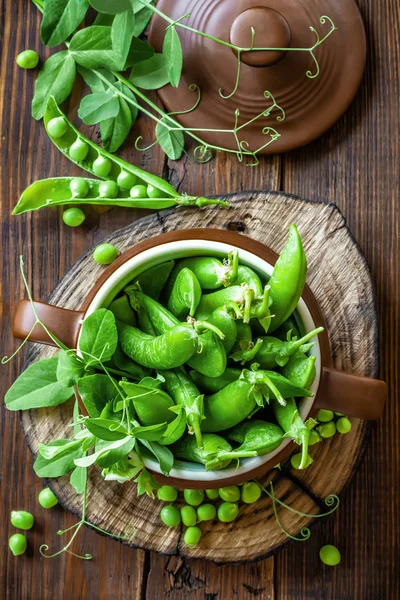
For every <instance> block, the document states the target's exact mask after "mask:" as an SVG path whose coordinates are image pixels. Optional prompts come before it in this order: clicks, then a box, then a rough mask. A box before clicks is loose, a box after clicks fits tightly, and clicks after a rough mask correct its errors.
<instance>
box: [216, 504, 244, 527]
mask: <svg viewBox="0 0 400 600" xmlns="http://www.w3.org/2000/svg"><path fill="white" fill-rule="evenodd" d="M238 514H239V507H238V505H237V504H234V503H233V502H223V503H222V504H220V505H219V507H218V519H219V520H220V521H222V523H230V522H231V521H234V520H235V519H236V517H237V516H238Z"/></svg>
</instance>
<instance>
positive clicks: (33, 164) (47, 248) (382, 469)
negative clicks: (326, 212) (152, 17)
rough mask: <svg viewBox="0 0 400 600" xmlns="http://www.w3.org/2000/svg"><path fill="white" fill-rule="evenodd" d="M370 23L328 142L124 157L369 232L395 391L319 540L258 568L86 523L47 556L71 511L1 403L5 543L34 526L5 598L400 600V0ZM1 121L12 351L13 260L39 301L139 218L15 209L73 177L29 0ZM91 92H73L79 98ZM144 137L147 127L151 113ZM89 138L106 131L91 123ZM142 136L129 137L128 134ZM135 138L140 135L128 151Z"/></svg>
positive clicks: (7, 8) (191, 183)
mask: <svg viewBox="0 0 400 600" xmlns="http://www.w3.org/2000/svg"><path fill="white" fill-rule="evenodd" d="M359 6H360V9H361V11H362V14H363V17H364V20H365V23H366V28H367V33H368V40H369V42H368V49H369V58H368V65H367V70H366V75H365V78H364V81H363V84H362V87H361V89H360V91H359V93H358V96H357V99H356V101H355V102H354V104H353V105H352V107H351V108H350V110H349V111H348V112H347V114H346V115H345V116H344V117H343V118H342V119H341V120H340V121H339V122H338V123H337V124H336V125H335V127H334V128H333V129H331V130H330V131H329V132H328V133H327V134H325V135H324V136H323V137H322V138H320V139H319V140H317V141H316V142H314V143H313V144H311V145H309V146H308V147H306V148H303V149H301V150H298V151H295V152H292V153H290V154H288V155H285V156H277V157H273V158H268V159H266V160H263V161H262V163H261V165H260V166H259V167H258V168H255V169H250V168H246V167H245V166H244V165H238V164H237V163H236V162H235V159H233V158H230V157H227V156H222V155H221V156H218V157H217V158H216V159H215V160H213V161H212V162H210V163H208V164H207V165H205V166H199V165H196V164H195V163H194V162H191V161H190V160H187V159H183V160H182V161H181V162H179V163H172V162H169V161H166V160H165V159H164V157H163V155H162V153H161V152H160V151H158V150H154V151H151V152H149V153H145V154H138V153H137V152H136V151H134V150H132V143H131V144H128V145H127V147H126V149H125V150H124V156H125V157H126V158H127V159H128V160H130V161H132V162H134V163H136V164H140V165H141V166H142V167H144V168H146V169H148V170H149V171H151V172H154V173H157V174H159V175H162V176H164V177H166V178H168V180H169V181H170V182H171V183H172V184H173V185H174V186H175V187H177V188H179V189H182V190H186V191H188V192H189V193H192V194H198V193H200V192H201V193H202V194H211V193H213V194H215V193H217V194H218V193H225V192H230V191H235V190H242V189H277V190H279V189H281V190H285V191H289V192H293V193H296V194H299V195H302V196H305V197H308V198H310V199H324V200H329V201H331V202H334V203H336V204H337V205H338V206H339V207H340V209H341V210H342V212H343V213H344V215H345V216H346V218H347V220H348V224H349V226H350V228H351V230H352V232H353V233H354V235H355V237H356V238H357V240H358V241H359V243H360V245H361V247H362V249H363V251H364V252H365V256H366V259H367V261H368V264H369V267H370V269H371V272H372V275H373V279H374V281H375V283H376V292H377V301H378V308H379V311H380V319H381V344H380V349H381V377H382V378H383V379H386V381H387V382H388V383H389V389H390V397H389V402H388V405H387V408H386V411H385V414H384V417H383V419H382V421H381V422H380V423H378V424H376V425H374V426H373V430H372V435H371V440H370V443H369V445H368V449H367V452H366V456H365V459H364V461H363V462H362V464H361V466H360V469H359V471H358V473H357V475H356V476H355V478H354V480H353V482H352V484H351V485H350V486H349V488H348V489H347V490H346V492H345V493H344V494H343V495H342V505H341V508H340V510H339V511H338V513H337V514H336V515H335V516H334V517H332V518H330V519H328V520H326V521H324V522H322V523H320V524H318V525H315V526H314V527H313V529H312V537H311V539H310V540H309V541H308V542H307V543H305V544H304V545H303V544H300V543H297V544H289V545H288V546H287V547H286V548H285V550H284V551H283V552H281V553H280V554H279V555H277V556H275V557H274V558H271V559H268V560H264V561H261V562H259V563H255V564H252V565H248V566H215V565H213V564H211V563H206V562H201V561H196V562H184V561H182V560H181V559H180V558H177V557H172V558H168V557H163V556H158V555H156V554H150V553H147V552H144V551H140V550H131V549H129V548H126V547H123V546H122V545H120V544H119V543H117V542H115V541H112V540H109V539H106V538H104V537H100V536H99V535H97V534H96V533H94V532H93V531H90V530H85V531H84V535H82V536H81V538H80V542H78V548H77V551H78V552H79V551H81V552H86V551H88V550H90V552H91V553H92V554H93V555H94V557H95V558H94V560H93V561H88V562H86V561H80V560H78V559H76V558H74V557H71V556H67V555H63V556H62V557H61V558H58V559H54V560H52V561H46V560H45V559H43V558H42V557H41V556H40V555H39V552H38V551H37V548H38V547H39V545H40V544H41V543H43V541H44V540H46V541H48V543H49V544H50V545H51V546H52V547H54V546H57V544H59V543H60V539H59V538H58V537H57V536H56V535H55V532H56V531H57V530H58V529H61V528H65V527H68V526H69V525H71V524H73V523H74V522H75V518H74V517H73V516H71V515H70V514H66V513H64V512H63V511H62V510H61V509H53V510H51V511H49V512H48V514H45V511H39V510H38V505H37V502H36V496H37V493H38V492H39V490H40V489H41V482H40V480H39V479H38V478H37V477H36V476H35V474H34V472H33V469H32V463H33V461H32V457H31V455H30V452H29V450H28V449H27V447H26V446H25V443H24V439H23V436H22V433H21V429H20V423H19V417H18V414H15V413H10V412H8V411H6V410H5V408H4V406H2V408H1V410H2V418H1V422H0V428H1V439H2V459H1V460H2V481H1V493H2V502H1V507H2V511H1V512H2V515H3V517H4V525H3V528H2V532H3V534H2V543H4V546H6V541H7V538H8V536H9V535H11V526H10V525H9V519H8V514H9V512H10V510H12V509H14V508H25V509H28V510H32V512H34V513H35V515H37V520H38V526H36V527H35V529H34V532H32V534H31V536H30V539H31V540H32V544H31V545H32V548H34V552H33V553H32V555H31V556H29V555H26V556H24V557H20V558H18V559H15V558H13V557H12V556H11V554H10V553H9V552H7V550H6V548H5V549H4V551H2V553H1V555H0V556H1V557H0V564H1V577H2V580H1V587H0V589H1V592H2V597H3V598H8V599H10V600H14V599H16V600H28V599H29V600H50V599H53V598H57V599H59V598H63V599H67V600H69V599H71V600H78V599H83V598H88V599H90V600H92V599H93V600H100V599H107V600H108V599H128V598H129V599H133V598H136V599H139V598H140V599H144V598H147V599H148V600H153V599H158V598H168V599H170V600H172V599H173V600H178V599H185V600H194V599H196V600H197V599H204V600H239V599H241V600H242V599H257V600H266V599H268V600H272V599H276V600H278V599H281V600H288V599H292V598H296V599H297V598H301V599H303V598H310V599H332V600H353V599H355V600H385V599H390V600H394V599H396V598H398V597H399V590H400V575H399V574H400V568H399V557H400V519H399V512H398V505H399V496H400V470H399V440H400V429H399V428H400V423H399V419H400V411H399V404H398V402H399V389H400V386H399V372H400V352H399V344H400V306H399V296H400V277H399V273H400V265H399V257H400V233H399V227H400V216H399V215H400V205H399V188H400V167H399V157H398V149H399V142H400V131H399V121H400V119H399V76H398V73H399V69H400V64H399V63H400V61H399V56H400V44H399V37H398V31H397V29H396V24H398V22H399V18H400V10H399V3H398V0H381V1H380V2H376V1H375V0H359ZM1 9H2V10H3V11H4V12H3V14H4V21H2V22H4V28H3V44H4V45H3V53H2V69H1V73H2V77H1V83H0V85H1V95H0V115H1V116H0V118H1V119H2V125H1V129H0V131H1V147H2V158H1V164H0V168H1V178H0V179H1V184H2V193H1V202H2V211H1V220H2V227H1V234H0V235H1V241H0V249H1V252H2V257H3V261H2V262H3V269H2V284H1V285H2V315H3V316H2V322H1V327H2V342H3V343H2V353H7V354H10V353H11V352H12V351H13V350H14V349H15V347H16V345H15V342H14V341H13V339H12V337H11V333H10V332H11V318H12V314H13V311H14V307H15V304H16V303H17V301H18V300H19V299H20V298H21V297H22V295H23V289H22V283H21V277H20V274H19V269H18V262H19V261H18V256H19V255H20V254H23V257H24V261H25V265H26V272H27V274H28V280H29V283H30V286H31V289H32V290H33V293H34V296H35V297H37V298H42V299H43V298H46V297H47V295H48V294H49V293H50V292H51V290H52V289H53V287H54V286H55V284H56V283H57V281H58V280H59V278H60V277H61V276H62V274H63V273H64V272H65V271H66V270H67V269H68V268H69V267H70V265H71V264H72V263H73V262H74V261H75V260H76V259H77V258H78V257H79V256H80V255H81V254H82V253H83V252H84V251H86V250H87V249H89V248H90V247H92V246H93V245H94V244H96V243H98V242H100V241H101V240H102V238H103V237H104V236H105V235H107V234H108V233H110V232H112V231H114V230H116V229H118V228H119V227H121V226H123V225H125V224H127V223H129V222H130V221H131V220H132V219H134V218H138V217H139V216H141V214H139V213H134V212H133V211H128V210H123V209H118V210H112V211H111V212H109V213H106V214H102V215H98V214H96V213H92V214H91V216H90V218H89V219H88V220H87V226H86V225H85V226H84V227H82V228H79V229H77V230H73V229H70V228H67V227H65V226H64V225H63V224H62V221H61V218H60V214H61V212H60V211H59V210H48V211H41V212H38V213H37V214H29V215H24V216H22V217H11V210H12V208H13V206H14V205H15V203H16V201H17V199H18V196H19V194H20V192H21V191H22V190H23V188H25V187H26V186H27V185H28V184H29V183H31V182H32V181H33V180H35V179H38V178H43V177H48V176H51V175H53V176H54V175H56V174H57V175H61V174H63V173H68V174H75V173H76V174H78V173H79V169H77V168H74V167H73V166H71V164H70V163H69V162H68V161H67V160H66V159H64V157H63V156H62V155H61V154H60V153H59V152H58V151H56V150H55V149H54V147H53V146H52V144H51V143H50V141H49V140H48V139H47V137H46V135H45V134H44V129H43V127H42V125H41V124H40V123H37V122H35V121H34V120H33V119H32V118H31V116H30V100H31V97H32V89H33V80H34V77H33V74H32V73H30V72H24V71H22V70H21V69H18V67H17V66H16V65H15V56H16V54H17V53H18V52H20V51H21V50H23V49H25V48H27V47H29V48H35V49H36V50H38V51H39V52H40V54H41V56H42V57H43V56H44V49H43V47H42V45H41V43H40V41H39V22H40V18H39V14H38V12H37V10H36V9H35V7H34V6H33V5H31V3H30V2H29V1H28V0H5V2H3V3H2V7H1ZM80 94H81V90H76V91H75V92H74V94H73V96H72V99H71V101H70V104H69V110H70V114H71V111H73V110H74V109H75V108H76V105H77V101H78V98H79V96H80ZM140 129H141V131H142V132H143V134H144V135H145V136H146V139H147V138H150V136H151V125H150V124H149V123H147V122H142V124H141V125H140ZM92 135H96V134H95V133H94V132H92ZM133 140H134V136H132V137H131V138H130V142H132V141H133ZM129 146H130V147H129ZM22 362H23V353H22V354H20V355H19V358H17V359H16V360H14V361H13V362H12V363H10V364H9V365H8V366H6V367H2V371H1V374H2V377H1V385H2V388H3V389H4V391H5V390H6V389H7V388H8V387H9V385H10V384H11V382H12V381H13V380H14V378H15V377H16V375H17V374H18V373H19V371H20V369H21V365H22ZM325 543H335V544H337V545H338V546H339V547H340V549H341V552H342V557H343V558H342V563H341V565H340V566H339V567H337V568H335V569H333V568H327V567H323V566H322V565H321V563H320V561H319V558H318V549H319V548H320V546H321V545H323V544H325Z"/></svg>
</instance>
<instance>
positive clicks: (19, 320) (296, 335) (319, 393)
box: [14, 225, 386, 489]
mask: <svg viewBox="0 0 400 600" xmlns="http://www.w3.org/2000/svg"><path fill="white" fill-rule="evenodd" d="M306 278H307V258H306V254H305V251H304V247H303V243H302V240H301V236H300V234H299V231H298V229H297V227H296V225H292V226H291V227H290V229H289V232H288V234H287V240H286V243H285V245H284V248H283V250H282V252H281V253H280V255H279V256H278V255H277V254H275V252H273V251H272V250H271V249H270V248H268V247H266V246H265V245H264V244H262V243H260V242H257V241H255V240H252V239H251V238H248V237H246V236H243V235H240V234H236V233H233V232H229V231H222V230H216V229H192V230H183V231H173V232H169V233H166V234H162V235H159V236H157V237H154V238H151V239H147V240H144V241H142V242H140V243H138V244H136V245H134V246H133V247H132V248H130V249H129V250H128V251H126V252H124V253H123V254H121V255H120V256H119V257H118V258H117V259H116V260H115V261H114V262H113V263H112V264H111V265H109V266H108V267H107V268H105V270H104V272H103V274H102V275H101V277H100V278H99V280H98V281H97V282H96V284H95V285H94V287H93V288H92V289H91V290H89V291H88V294H87V297H86V299H85V301H84V303H83V305H82V307H81V309H80V310H79V311H70V310H66V309H63V308H60V307H55V306H51V305H47V304H43V303H37V304H36V306H37V310H38V312H40V317H41V319H42V321H43V322H44V323H45V324H46V328H47V329H48V330H49V331H51V332H53V334H54V335H55V336H56V337H57V339H58V340H61V342H62V343H63V344H65V345H66V346H68V347H70V348H77V349H78V352H79V348H80V347H81V346H82V335H83V330H84V324H85V322H88V320H89V319H90V318H92V319H93V315H96V314H97V313H98V311H101V310H103V311H104V309H106V310H107V314H108V313H110V319H112V323H113V327H116V329H117V332H118V343H117V345H116V347H115V351H114V353H113V355H112V356H111V357H108V361H107V366H108V367H109V369H110V372H111V374H112V377H113V379H114V381H115V385H116V386H118V390H119V392H120V396H121V397H122V398H123V399H124V402H122V404H121V400H117V399H113V398H109V399H106V401H107V411H108V418H110V415H109V411H110V410H111V411H114V412H115V413H117V414H118V415H122V416H121V419H123V418H125V419H129V420H130V427H131V428H133V431H135V429H134V428H135V427H138V428H139V429H137V430H136V432H137V435H136V442H135V443H136V450H137V451H138V452H140V455H141V456H142V458H143V461H144V464H145V466H146V468H147V469H148V470H149V471H150V472H151V473H152V475H153V476H154V478H155V479H156V480H157V481H158V482H159V483H162V484H169V485H174V486H176V487H181V488H199V489H212V488H220V487H222V486H228V485H233V484H240V483H243V482H246V481H248V480H250V479H252V478H254V477H259V476H262V475H265V474H266V473H268V472H269V471H271V470H272V469H273V468H274V467H275V466H276V465H277V464H279V463H282V462H283V461H285V460H286V459H287V458H288V457H289V456H290V455H291V454H292V453H294V452H298V453H299V465H298V466H299V468H300V469H302V468H305V467H306V466H308V464H309V463H308V460H309V456H308V448H309V445H310V436H312V432H313V430H314V428H315V426H316V425H317V421H316V420H315V418H314V417H315V416H316V414H317V412H318V410H321V409H326V410H330V411H334V412H337V413H345V414H346V415H349V416H354V417H358V418H362V419H370V420H375V419H379V417H380V416H381V413H382V410H383V406H384V402H385V399H386V384H385V383H384V382H382V381H378V380H375V379H370V378H366V377H359V376H356V375H354V374H349V373H345V372H342V371H338V370H336V369H334V367H333V362H332V357H331V353H330V347H329V332H327V331H326V326H325V321H324V318H323V314H322V312H321V310H320V308H319V306H318V302H317V301H316V299H315V297H314V295H313V294H312V291H311V289H310V288H309V287H308V286H307V284H306ZM31 312H32V311H31V307H30V306H29V303H28V302H27V301H21V302H20V304H19V306H18V308H17V313H16V317H15V321H14V335H15V336H16V337H21V338H25V337H26V336H27V335H28V333H29V332H30V331H31V329H32V314H31ZM46 335H47V334H46V332H45V331H44V332H43V331H41V332H39V333H36V331H34V332H33V334H32V332H31V335H30V339H32V340H33V341H39V342H45V343H51V340H50V339H49V338H48V337H47V338H46ZM78 392H80V389H79V381H78ZM79 395H80V405H81V411H82V413H83V414H84V415H88V416H89V417H92V415H91V413H90V411H91V408H90V406H89V405H88V404H86V403H85V395H84V394H79ZM122 405H123V406H122ZM110 407H111V408H110ZM122 411H125V412H123V413H122ZM121 422H122V421H121ZM140 432H143V439H142V438H141V437H140V435H141V434H140ZM149 432H150V433H149ZM151 436H153V437H151ZM167 459H168V460H167ZM167 463H168V465H169V466H168V467H166V464H167Z"/></svg>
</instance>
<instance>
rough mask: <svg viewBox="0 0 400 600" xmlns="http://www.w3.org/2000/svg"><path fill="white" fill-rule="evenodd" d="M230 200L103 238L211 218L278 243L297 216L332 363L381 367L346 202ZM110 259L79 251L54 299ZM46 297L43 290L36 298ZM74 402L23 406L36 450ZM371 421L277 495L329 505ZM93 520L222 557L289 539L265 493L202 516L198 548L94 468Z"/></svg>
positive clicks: (190, 552)
mask: <svg viewBox="0 0 400 600" xmlns="http://www.w3.org/2000/svg"><path fill="white" fill-rule="evenodd" d="M227 198H228V199H229V200H230V202H231V208H230V209H228V210H227V209H221V208H211V209H206V210H197V209H190V208H186V209H182V210H180V209H178V210H168V211H163V212H161V213H155V214H152V215H150V216H147V217H144V218H143V219H140V220H138V221H135V222H134V223H132V224H131V225H128V226H127V227H125V228H124V229H121V230H119V231H117V232H115V233H114V234H112V235H111V236H109V237H108V238H107V239H106V240H105V241H108V242H111V243H113V244H115V245H116V246H117V247H118V248H119V249H120V250H121V251H124V250H126V249H127V248H129V247H131V246H132V245H134V244H135V243H136V242H139V241H140V240H143V239H146V238H148V237H152V236H155V235H157V234H160V233H164V232H167V231H171V230H176V229H187V228H193V227H212V228H216V229H228V230H231V231H237V232H240V233H242V234H243V235H246V236H249V237H252V238H254V239H256V240H259V241H261V242H263V243H264V244H266V245H268V246H270V247H271V248H272V249H273V250H275V251H276V252H279V251H280V250H281V249H282V247H283V245H284V243H285V240H286V237H287V231H288V228H289V226H290V225H291V223H296V224H297V226H298V228H299V231H300V234H301V236H302V239H303V242H304V246H305V250H306V253H307V258H308V264H309V273H308V284H309V285H310V287H311V289H312V291H313V293H314V295H315V297H316V298H317V300H318V302H319V304H320V307H321V309H322V312H323V314H324V317H325V319H326V322H327V329H328V334H329V338H330V344H331V350H332V356H333V360H334V364H335V367H337V368H339V369H344V370H346V371H349V372H353V373H357V374H359V375H365V376H370V377H377V375H378V345H377V342H378V325H377V314H376V306H375V297H374V291H373V287H372V282H371V278H370V274H369V271H368V267H367V264H366V262H365V259H364V257H363V255H362V253H361V251H360V248H359V246H358V245H357V242H356V241H355V240H354V238H353V236H352V234H351V233H350V231H349V229H348V228H347V226H346V222H345V219H344V217H343V216H342V214H341V213H340V211H339V209H338V208H337V207H336V206H334V205H332V204H326V203H322V202H321V203H320V202H310V201H307V200H303V199H301V198H298V197H296V196H293V195H289V194H284V193H281V192H242V193H238V194H233V195H230V196H228V197H227ZM102 270H103V267H101V266H99V265H96V264H95V263H94V261H93V260H92V258H91V253H87V254H86V255H84V256H82V258H80V259H79V260H78V261H77V262H76V263H75V264H74V265H73V266H72V267H71V269H70V270H69V271H68V272H67V273H66V274H65V275H64V277H63V278H62V279H61V281H60V282H59V284H58V285H57V287H56V289H55V290H54V292H53V293H52V295H51V296H50V298H49V299H48V300H49V302H51V303H52V304H57V305H59V306H63V307H65V308H70V309H78V308H79V307H80V306H81V303H82V301H83V299H84V297H85V295H86V294H87V292H88V290H89V289H90V287H91V285H92V284H94V283H95V281H96V279H97V278H98V277H99V275H100V274H101V273H102ZM39 300H40V298H39ZM52 354H54V349H52V348H49V347H45V346H38V345H34V346H32V348H31V350H30V353H29V356H28V362H32V361H33V360H37V359H39V358H44V357H48V356H51V355H52ZM71 419H72V402H68V403H67V404H65V405H62V406H60V407H55V408H51V409H41V410H35V411H28V412H24V413H22V419H21V422H22V426H23V430H24V433H25V436H26V440H27V443H28V445H29V447H30V449H31V450H32V452H33V453H34V454H36V453H37V448H38V443H39V442H47V441H50V440H52V439H55V438H57V437H69V436H70V429H69V427H68V425H69V423H70V422H71ZM367 429H368V426H367V423H365V422H362V421H359V420H356V419H353V428H352V431H351V433H350V434H348V435H345V436H341V435H336V436H335V437H334V438H332V439H330V440H325V441H324V442H323V443H321V444H317V445H316V446H313V447H312V448H311V452H310V453H311V455H312V457H313V459H314V463H313V464H312V466H311V467H309V468H308V469H307V470H306V471H303V472H301V471H294V470H293V469H291V467H290V464H286V465H282V468H281V470H280V471H277V472H276V473H275V483H274V490H275V495H276V497H277V498H279V499H281V500H282V501H283V502H285V503H286V504H288V505H290V506H291V507H292V508H294V509H296V510H297V511H300V512H303V513H308V514H319V513H321V512H326V511H327V510H328V509H327V507H326V505H325V503H324V500H325V498H326V497H327V496H328V495H330V494H340V492H341V491H342V490H343V488H344V487H345V486H346V485H347V484H348V483H349V481H350V480H351V478H352V476H353V474H354V472H355V469H356V468H357V466H358V464H359V462H360V460H361V457H362V454H363V448H364V444H365V436H366V432H367ZM89 479H90V483H89V492H88V509H87V519H88V521H90V522H92V523H94V524H95V525H97V526H99V527H101V528H103V529H105V530H107V531H108V532H110V533H111V534H112V535H115V536H121V535H124V533H126V532H127V530H129V531H130V532H131V531H132V528H134V529H135V535H134V537H133V538H132V539H131V541H129V545H131V546H132V547H139V548H144V549H147V550H154V551H157V552H162V553H165V554H171V555H172V554H179V555H181V556H185V557H190V558H206V559H209V560H212V561H215V562H217V563H230V562H245V561H251V560H255V559H259V558H263V557H266V556H269V555H271V554H273V553H275V552H277V551H278V550H280V549H281V548H282V546H283V545H284V544H285V543H286V542H287V541H288V538H287V536H286V535H285V534H284V533H283V532H282V530H281V529H280V527H279V526H278V524H277V522H276V519H275V516H274V512H273V507H272V502H271V500H270V499H269V498H268V497H267V496H263V497H262V499H260V500H259V501H258V502H257V503H256V504H254V505H250V506H243V507H242V508H241V509H240V514H239V517H238V519H237V520H236V521H235V522H234V523H232V524H228V525H226V524H222V523H219V522H218V521H215V522H209V523H203V524H202V525H201V528H202V530H203V537H202V540H201V542H200V544H199V545H198V546H197V547H196V548H193V549H189V548H187V547H186V546H185V545H184V544H183V541H182V531H181V529H180V528H167V527H165V526H164V525H163V524H162V523H161V521H160V518H159V511H160V508H161V506H162V503H161V502H159V501H158V500H153V499H150V498H148V497H147V496H144V497H143V496H142V497H140V498H137V497H136V486H135V485H134V484H130V483H127V484H124V485H119V484H118V483H114V482H105V481H104V480H103V479H102V477H101V475H100V470H99V469H97V468H96V467H94V468H92V470H91V471H90V476H89ZM49 484H50V486H51V487H52V489H53V490H54V492H55V493H56V495H57V496H58V498H59V500H60V503H61V504H62V506H64V508H66V509H67V510H69V511H71V512H73V513H74V514H76V515H77V516H78V515H80V514H81V499H80V497H78V496H77V495H76V493H75V492H74V490H73V489H72V487H71V486H70V485H69V482H68V478H67V477H62V478H59V479H58V480H51V481H49ZM278 514H279V518H280V520H281V522H282V524H283V525H284V527H285V528H286V529H287V530H288V531H289V532H290V533H291V534H292V535H298V534H299V532H300V530H301V529H302V528H303V527H305V526H306V525H308V524H309V523H310V521H311V519H309V518H305V517H302V516H300V515H297V514H295V513H292V512H290V511H288V510H287V509H285V508H278Z"/></svg>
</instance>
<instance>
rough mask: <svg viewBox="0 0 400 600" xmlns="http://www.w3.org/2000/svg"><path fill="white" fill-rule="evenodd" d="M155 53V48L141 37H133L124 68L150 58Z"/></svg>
mask: <svg viewBox="0 0 400 600" xmlns="http://www.w3.org/2000/svg"><path fill="white" fill-rule="evenodd" d="M153 55H154V49H153V48H152V47H151V46H150V45H149V44H147V42H144V41H143V40H140V39H139V38H135V37H134V38H133V39H132V43H131V47H130V49H129V53H128V56H127V59H126V63H125V66H124V69H127V68H128V67H132V66H133V65H136V64H137V63H140V62H142V61H143V60H148V59H149V58H151V57H152V56H153Z"/></svg>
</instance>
